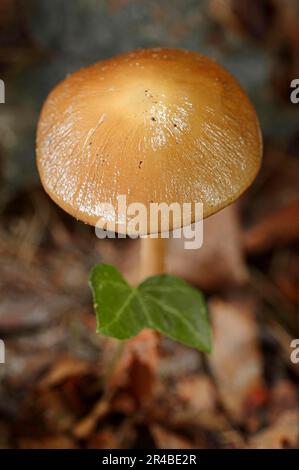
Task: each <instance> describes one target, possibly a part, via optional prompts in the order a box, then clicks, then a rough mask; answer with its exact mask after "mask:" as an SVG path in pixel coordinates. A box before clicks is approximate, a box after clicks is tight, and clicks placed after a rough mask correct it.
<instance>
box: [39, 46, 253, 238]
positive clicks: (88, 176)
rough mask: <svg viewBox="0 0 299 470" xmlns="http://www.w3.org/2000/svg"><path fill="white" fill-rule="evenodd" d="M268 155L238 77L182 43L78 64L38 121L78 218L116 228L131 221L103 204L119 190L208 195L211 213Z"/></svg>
mask: <svg viewBox="0 0 299 470" xmlns="http://www.w3.org/2000/svg"><path fill="white" fill-rule="evenodd" d="M261 154H262V140H261V133H260V128H259V123H258V119H257V116H256V113H255V110H254V108H253V106H252V105H251V103H250V101H249V99H248V98H247V96H246V94H245V93H244V91H243V90H242V88H241V87H240V85H239V84H238V82H237V81H236V80H235V79H234V78H233V77H232V76H231V75H230V74H229V73H228V72H227V71H226V70H225V69H224V68H223V67H221V66H220V65H218V64H216V63H215V62H213V61H212V60H210V59H208V58H207V57H205V56H202V55H200V54H198V53H195V52H189V51H185V50H180V49H179V50H177V49H161V48H159V49H141V50H136V51H134V52H131V53H127V54H123V55H120V56H117V57H115V58H112V59H109V60H104V61H100V62H97V63H96V64H94V65H91V66H89V67H86V68H83V69H81V70H79V71H78V72H76V73H74V74H72V75H70V76H68V77H67V78H66V79H65V80H63V81H62V82H61V83H59V84H58V85H57V86H56V87H55V88H54V90H53V91H52V92H51V93H50V95H49V96H48V98H47V100H46V102H45V104H44V106H43V109H42V112H41V115H40V119H39V123H38V132H37V164H38V170H39V173H40V177H41V180H42V183H43V186H44V188H45V190H46V191H47V193H48V194H49V195H50V197H51V198H52V199H53V200H54V201H55V202H56V203H57V204H58V205H59V206H60V207H62V208H63V209H64V210H65V211H67V212H68V213H69V214H71V215H73V216H74V217H76V218H77V219H79V220H82V221H83V222H86V223H88V224H91V225H96V224H97V223H98V221H99V219H101V220H102V221H103V222H106V227H107V228H109V224H111V227H113V226H114V224H115V222H116V230H117V229H118V223H119V224H122V223H123V222H124V221H119V220H117V221H115V220H113V219H114V213H113V212H111V213H109V211H103V203H109V204H111V205H112V206H113V207H115V208H116V207H117V205H118V196H119V195H125V196H126V200H127V205H129V204H131V203H142V204H144V205H145V206H146V207H148V206H149V205H150V203H152V202H155V203H166V204H171V203H174V202H176V203H179V204H180V205H182V204H183V203H192V204H194V203H195V202H201V203H202V204H203V212H204V217H207V216H209V215H211V214H213V213H215V212H217V211H219V210H220V209H222V208H224V207H225V206H227V205H228V204H230V203H231V202H233V201H234V200H235V199H237V198H238V197H239V196H240V194H242V193H243V191H244V190H245V189H246V188H247V187H248V186H249V185H250V184H251V182H252V181H253V179H254V177H255V176H256V173H257V171H258V169H259V166H260V162H261ZM192 217H193V219H192V222H194V221H195V214H193V216H192ZM170 224H171V226H170V227H169V229H171V228H177V227H178V226H179V225H181V222H180V221H178V220H172V221H170ZM164 229H165V227H164Z"/></svg>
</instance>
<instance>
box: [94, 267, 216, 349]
mask: <svg viewBox="0 0 299 470" xmlns="http://www.w3.org/2000/svg"><path fill="white" fill-rule="evenodd" d="M90 287H91V290H92V294H93V300H94V308H95V313H96V318H97V332H98V333H102V334H104V335H107V336H113V337H114V338H118V339H127V338H131V337H132V336H135V335H137V334H138V333H139V332H140V330H142V329H143V328H152V329H154V330H157V331H160V332H161V333H163V334H164V335H166V336H169V337H170V338H172V339H174V340H176V341H179V342H181V343H183V344H185V345H187V346H191V347H194V348H197V349H199V350H200V351H206V352H210V351H211V332H210V326H209V321H208V315H207V307H206V303H205V301H204V299H203V296H202V294H201V293H200V292H199V291H198V290H197V289H194V288H193V287H191V286H190V285H189V284H187V283H186V282H185V281H183V279H180V278H178V277H176V276H171V275H169V274H162V275H159V276H153V277H149V278H147V279H145V281H143V282H142V283H141V284H140V285H139V286H138V287H136V288H134V287H131V286H130V285H129V284H128V283H127V281H126V280H125V279H124V278H123V276H122V275H121V273H119V272H118V271H117V269H116V268H114V267H113V266H111V265H106V264H100V265H97V266H95V267H94V268H93V269H92V270H91V273H90Z"/></svg>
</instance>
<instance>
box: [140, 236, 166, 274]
mask: <svg viewBox="0 0 299 470" xmlns="http://www.w3.org/2000/svg"><path fill="white" fill-rule="evenodd" d="M140 242H141V243H140V245H141V246H140V273H139V277H140V280H142V279H144V278H145V277H149V276H154V275H155V274H162V273H163V272H165V252H166V243H165V239H164V238H161V234H159V235H158V238H150V237H146V238H141V239H140Z"/></svg>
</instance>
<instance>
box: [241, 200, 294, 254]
mask: <svg viewBox="0 0 299 470" xmlns="http://www.w3.org/2000/svg"><path fill="white" fill-rule="evenodd" d="M298 240H299V202H297V203H291V204H290V205H288V206H285V207H281V208H279V209H277V210H276V211H275V212H273V213H271V214H269V215H267V216H265V217H264V218H263V220H261V221H260V222H257V223H256V224H255V225H253V226H252V227H250V228H249V229H248V230H247V231H246V232H245V233H244V236H243V244H244V249H245V250H246V252H247V253H259V252H262V251H265V250H268V249H270V248H272V247H273V246H276V245H282V244H286V243H291V242H295V241H298Z"/></svg>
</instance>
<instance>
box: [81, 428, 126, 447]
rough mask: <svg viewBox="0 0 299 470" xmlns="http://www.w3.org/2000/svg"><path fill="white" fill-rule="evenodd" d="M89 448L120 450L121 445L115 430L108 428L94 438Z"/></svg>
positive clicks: (89, 443) (90, 441)
mask: <svg viewBox="0 0 299 470" xmlns="http://www.w3.org/2000/svg"><path fill="white" fill-rule="evenodd" d="M87 447H88V449H120V448H121V444H120V442H119V440H118V439H117V436H116V433H115V431H114V429H113V428H112V427H110V426H108V427H107V428H105V429H103V430H101V431H99V432H97V433H96V434H95V435H94V436H92V437H91V438H90V440H89V441H88V445H87Z"/></svg>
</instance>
